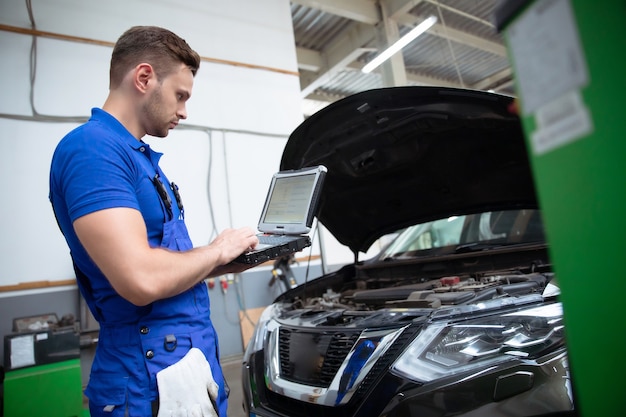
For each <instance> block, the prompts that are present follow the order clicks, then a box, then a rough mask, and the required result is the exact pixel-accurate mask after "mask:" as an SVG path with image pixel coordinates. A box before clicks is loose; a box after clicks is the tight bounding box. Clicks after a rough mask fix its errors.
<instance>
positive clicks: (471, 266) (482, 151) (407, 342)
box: [242, 87, 576, 417]
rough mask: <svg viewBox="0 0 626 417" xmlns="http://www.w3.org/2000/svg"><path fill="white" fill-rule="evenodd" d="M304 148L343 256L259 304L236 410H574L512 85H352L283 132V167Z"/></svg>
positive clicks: (302, 157)
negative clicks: (346, 254)
mask: <svg viewBox="0 0 626 417" xmlns="http://www.w3.org/2000/svg"><path fill="white" fill-rule="evenodd" d="M316 165H324V166H326V167H327V169H328V172H327V175H326V179H325V183H324V189H323V191H322V194H321V196H320V208H319V212H318V214H317V220H318V221H319V223H321V224H323V226H324V227H325V228H326V229H327V230H328V231H329V232H330V233H332V235H333V236H334V237H335V239H336V240H337V241H338V242H339V243H340V244H342V245H345V246H347V247H348V248H350V250H351V251H352V253H353V254H354V261H353V262H350V263H348V264H346V265H340V266H338V267H337V268H335V269H334V270H333V271H332V272H329V273H326V274H324V275H323V276H320V277H317V278H314V279H308V280H306V281H305V282H303V283H300V284H298V285H297V286H295V288H291V289H288V290H287V291H286V292H284V293H283V294H281V295H280V296H278V297H277V298H276V299H275V300H274V302H273V303H272V304H271V305H269V306H268V307H267V308H266V309H265V310H264V311H263V313H262V315H261V317H260V319H259V321H258V322H257V324H256V327H255V329H254V333H253V335H252V337H251V339H250V341H249V343H248V344H247V347H246V350H245V353H244V357H243V366H242V384H243V392H244V404H243V406H244V410H245V412H246V413H247V414H248V415H250V416H264V417H279V416H280V417H284V416H290V417H299V416H302V417H304V416H307V417H309V416H331V417H339V416H341V417H347V416H355V417H366V416H387V417H405V416H419V417H435V416H437V417H440V416H507V417H511V416H538V415H551V416H556V415H563V416H565V415H567V416H569V415H576V408H575V405H574V404H575V399H574V393H573V389H572V385H573V384H572V381H571V375H570V368H569V364H568V355H567V347H566V341H565V326H564V320H563V309H562V305H561V302H560V297H559V288H558V282H557V276H556V274H555V272H554V271H553V268H552V264H551V262H550V257H549V247H548V244H547V241H546V233H545V231H544V226H543V221H542V217H541V210H540V207H539V203H538V201H537V195H536V191H535V186H534V180H533V175H532V170H531V166H530V162H529V157H528V153H527V149H526V143H525V139H524V134H523V129H522V125H521V122H520V118H519V117H518V115H517V114H516V112H515V99H514V98H513V97H509V96H504V95H498V94H496V93H490V92H483V91H473V90H465V89H455V88H440V87H391V88H380V89H374V90H368V91H364V92H361V93H357V94H354V95H352V96H349V97H346V98H343V99H341V100H339V101H336V102H334V103H332V104H330V105H329V106H327V107H325V108H324V109H322V110H320V111H319V112H317V113H315V114H314V115H312V116H311V117H309V118H308V119H306V120H304V121H303V122H302V124H301V125H300V126H298V127H297V128H296V129H295V130H294V131H293V132H292V134H291V135H290V136H289V138H288V140H287V143H286V146H285V148H284V151H283V155H282V159H281V162H280V168H281V170H290V169H300V168H304V167H307V166H316ZM379 242H388V243H385V244H381V248H382V249H381V250H380V252H379V253H378V254H376V255H375V256H371V255H370V256H371V257H370V258H369V259H365V260H362V259H359V256H360V254H363V253H367V251H368V250H369V249H370V247H371V246H372V245H373V244H375V243H376V244H377V245H378V243H379Z"/></svg>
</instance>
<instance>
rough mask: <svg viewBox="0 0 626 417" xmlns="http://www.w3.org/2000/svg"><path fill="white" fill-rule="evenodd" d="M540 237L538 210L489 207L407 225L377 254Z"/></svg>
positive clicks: (476, 246) (531, 240)
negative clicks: (485, 209) (461, 214)
mask: <svg viewBox="0 0 626 417" xmlns="http://www.w3.org/2000/svg"><path fill="white" fill-rule="evenodd" d="M544 241H545V237H544V230H543V223H542V222H541V216H540V212H539V211H538V210H506V211H490V212H485V213H477V214H470V215H464V216H452V217H448V218H444V219H439V220H434V221H430V222H427V223H422V224H416V225H414V226H410V227H408V228H406V229H404V230H402V231H400V232H399V234H398V235H397V237H396V238H395V239H394V240H393V241H392V242H391V243H390V244H389V246H388V247H387V248H386V249H385V250H383V252H382V253H381V258H383V259H386V258H403V257H414V256H420V255H427V254H431V252H444V253H451V252H457V253H461V252H470V251H473V250H487V249H490V248H492V247H498V246H502V245H510V244H523V243H540V242H544ZM423 251H427V252H423Z"/></svg>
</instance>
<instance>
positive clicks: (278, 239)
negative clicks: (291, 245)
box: [257, 235, 291, 245]
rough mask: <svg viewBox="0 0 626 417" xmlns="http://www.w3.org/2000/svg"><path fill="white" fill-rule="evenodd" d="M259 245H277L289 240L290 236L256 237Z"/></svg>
mask: <svg viewBox="0 0 626 417" xmlns="http://www.w3.org/2000/svg"><path fill="white" fill-rule="evenodd" d="M257 237H258V238H259V243H260V244H262V245H279V244H281V243H283V242H285V241H289V240H291V237H290V236H281V235H257Z"/></svg>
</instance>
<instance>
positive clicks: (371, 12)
mask: <svg viewBox="0 0 626 417" xmlns="http://www.w3.org/2000/svg"><path fill="white" fill-rule="evenodd" d="M291 3H293V4H298V5H300V6H304V7H309V8H311V9H316V10H321V11H323V12H326V13H331V14H334V15H336V16H341V17H345V18H346V19H350V20H355V21H357V22H361V23H367V24H370V25H375V24H376V23H378V22H379V21H380V13H379V12H378V7H377V6H376V2H375V1H373V0H292V1H291Z"/></svg>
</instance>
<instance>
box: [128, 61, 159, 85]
mask: <svg viewBox="0 0 626 417" xmlns="http://www.w3.org/2000/svg"><path fill="white" fill-rule="evenodd" d="M154 79H156V74H155V73H154V68H152V65H150V64H148V63H141V64H139V65H137V66H136V67H135V71H134V72H133V82H134V85H135V88H137V90H139V91H141V92H146V91H147V90H148V84H149V83H150V81H151V80H154Z"/></svg>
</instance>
